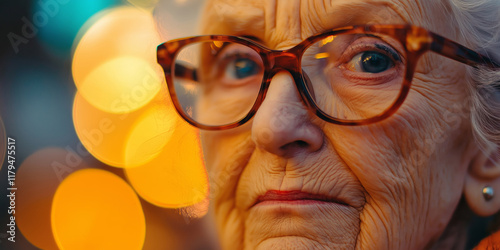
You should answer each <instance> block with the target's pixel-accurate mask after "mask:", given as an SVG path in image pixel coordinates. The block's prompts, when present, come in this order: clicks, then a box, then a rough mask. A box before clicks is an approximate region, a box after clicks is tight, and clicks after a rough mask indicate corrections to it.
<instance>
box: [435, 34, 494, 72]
mask: <svg viewBox="0 0 500 250" xmlns="http://www.w3.org/2000/svg"><path fill="white" fill-rule="evenodd" d="M430 35H431V36H432V42H431V46H430V49H431V50H432V51H434V52H436V53H438V54H441V55H443V56H446V57H448V58H450V59H453V60H456V61H459V62H462V63H465V64H467V65H470V66H473V67H476V66H478V65H484V66H487V67H490V68H500V63H498V62H495V61H494V60H493V59H492V58H490V57H488V56H484V55H481V54H479V53H477V52H475V51H473V50H471V49H469V48H467V47H465V46H463V45H461V44H458V43H456V42H453V41H451V40H449V39H446V38H444V37H442V36H440V35H437V34H434V33H430Z"/></svg>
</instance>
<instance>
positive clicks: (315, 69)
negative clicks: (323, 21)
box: [302, 34, 406, 121]
mask: <svg viewBox="0 0 500 250" xmlns="http://www.w3.org/2000/svg"><path fill="white" fill-rule="evenodd" d="M405 58H406V54H405V50H404V47H403V46H402V45H401V44H400V43H399V42H398V41H396V40H395V39H393V38H391V37H388V36H387V35H382V34H344V35H337V36H328V37H326V38H323V39H322V40H320V41H318V42H316V43H314V44H312V45H311V46H310V47H308V49H307V50H306V51H305V52H304V55H303V57H302V70H303V73H305V74H304V75H307V77H308V79H307V81H306V82H307V84H306V85H307V88H308V90H309V93H310V95H311V97H312V98H313V101H314V102H315V104H316V106H317V107H318V108H319V109H320V110H322V111H323V112H325V113H326V114H328V115H329V116H331V117H333V118H338V119H344V120H350V121H357V120H364V119H369V118H373V117H376V116H378V115H381V114H383V113H384V112H385V111H386V110H388V109H389V108H391V107H392V105H393V104H394V102H395V101H396V99H397V98H398V96H399V93H400V91H401V88H402V87H403V82H404V76H405V72H406V63H405V60H406V59H405Z"/></svg>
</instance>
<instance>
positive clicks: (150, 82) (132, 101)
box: [78, 56, 162, 113]
mask: <svg viewBox="0 0 500 250" xmlns="http://www.w3.org/2000/svg"><path fill="white" fill-rule="evenodd" d="M161 83H162V80H161V79H160V78H159V77H158V75H157V74H156V72H155V71H154V69H153V68H152V67H151V65H150V64H149V63H148V62H147V61H145V60H144V59H141V58H137V57H131V56H121V57H117V58H114V59H111V60H109V61H107V62H105V63H103V64H101V65H99V66H98V67H96V68H95V69H94V70H93V71H92V72H90V74H88V75H87V77H86V78H85V79H84V80H83V82H82V84H80V86H79V88H78V91H79V92H80V93H81V94H82V95H83V96H84V97H85V99H87V100H88V101H89V102H90V103H91V104H93V105H94V106H96V107H97V108H99V109H100V110H103V111H107V112H111V113H126V112H130V111H133V110H136V109H138V108H140V107H143V106H144V105H146V104H147V103H148V102H150V101H151V99H153V97H154V96H155V95H156V94H157V93H158V91H159V89H160V87H161Z"/></svg>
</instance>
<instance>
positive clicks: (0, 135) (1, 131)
mask: <svg viewBox="0 0 500 250" xmlns="http://www.w3.org/2000/svg"><path fill="white" fill-rule="evenodd" d="M6 153H7V135H6V134H5V125H4V124H3V121H2V117H0V169H2V165H3V161H4V159H5V155H6Z"/></svg>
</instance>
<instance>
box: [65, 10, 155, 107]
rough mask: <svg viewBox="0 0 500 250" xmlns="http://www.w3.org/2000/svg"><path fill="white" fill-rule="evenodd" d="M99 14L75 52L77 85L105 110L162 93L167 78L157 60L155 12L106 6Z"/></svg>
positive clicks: (142, 102) (133, 104) (144, 101)
mask: <svg viewBox="0 0 500 250" xmlns="http://www.w3.org/2000/svg"><path fill="white" fill-rule="evenodd" d="M96 17H99V18H98V19H97V21H95V22H94V23H91V24H90V25H91V26H90V28H89V29H88V30H87V32H85V34H84V35H83V36H82V38H81V39H80V41H79V43H78V45H77V46H76V49H75V53H74V55H73V62H72V73H73V79H74V81H75V84H76V86H77V88H78V91H79V92H80V94H81V95H82V96H83V97H85V98H86V99H87V101H88V102H89V103H90V104H92V105H94V106H95V107H97V108H98V109H101V110H103V111H106V112H111V113H126V112H130V111H134V110H137V109H139V108H141V107H143V106H144V105H146V104H147V103H148V102H149V101H150V100H151V99H152V98H153V97H154V96H155V95H156V94H157V93H158V91H159V89H160V86H161V83H162V79H163V75H162V74H163V73H162V72H163V71H162V70H161V67H159V66H158V64H157V63H156V46H158V44H159V43H160V38H159V35H158V32H157V30H156V26H155V21H154V19H153V17H152V15H151V13H149V12H147V11H144V10H141V9H138V8H135V7H119V8H115V9H112V10H107V11H103V12H101V13H99V14H98V15H96ZM94 20H95V18H94Z"/></svg>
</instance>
